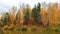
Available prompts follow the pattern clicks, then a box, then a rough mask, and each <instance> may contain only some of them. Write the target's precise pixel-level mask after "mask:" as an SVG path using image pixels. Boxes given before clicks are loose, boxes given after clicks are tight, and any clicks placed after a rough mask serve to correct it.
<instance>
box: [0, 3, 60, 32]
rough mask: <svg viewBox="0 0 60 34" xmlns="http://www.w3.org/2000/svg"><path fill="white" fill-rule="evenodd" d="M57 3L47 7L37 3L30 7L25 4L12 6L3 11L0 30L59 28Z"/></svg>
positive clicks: (59, 8)
mask: <svg viewBox="0 0 60 34" xmlns="http://www.w3.org/2000/svg"><path fill="white" fill-rule="evenodd" d="M58 5H59V4H58V3H53V4H52V5H51V6H48V7H47V9H44V8H42V7H41V4H40V3H38V4H37V5H34V7H33V8H31V7H30V6H29V5H28V4H27V5H26V6H24V5H23V7H20V8H19V9H17V8H16V7H12V8H11V10H9V12H3V13H2V16H1V19H0V30H16V29H18V28H20V29H22V31H25V30H27V29H28V30H29V31H30V29H32V30H33V31H35V30H36V29H37V31H38V30H40V31H42V30H56V31H58V30H60V7H58Z"/></svg>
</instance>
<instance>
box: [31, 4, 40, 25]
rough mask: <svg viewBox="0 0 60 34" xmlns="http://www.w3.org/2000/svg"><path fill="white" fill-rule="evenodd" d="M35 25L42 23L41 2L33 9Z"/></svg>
mask: <svg viewBox="0 0 60 34" xmlns="http://www.w3.org/2000/svg"><path fill="white" fill-rule="evenodd" d="M32 17H33V23H32V24H33V25H34V24H35V25H36V24H39V23H40V3H38V5H37V6H36V5H35V7H34V8H33V9H32Z"/></svg>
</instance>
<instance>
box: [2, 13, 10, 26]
mask: <svg viewBox="0 0 60 34" xmlns="http://www.w3.org/2000/svg"><path fill="white" fill-rule="evenodd" d="M9 21H10V19H9V13H8V12H7V13H6V14H5V18H4V20H3V21H2V22H3V25H7V24H9Z"/></svg>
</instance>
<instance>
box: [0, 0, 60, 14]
mask: <svg viewBox="0 0 60 34" xmlns="http://www.w3.org/2000/svg"><path fill="white" fill-rule="evenodd" d="M38 2H40V3H41V2H46V3H49V2H51V3H54V2H58V3H59V2H60V0H0V13H1V12H2V11H8V10H9V9H11V8H12V7H13V6H15V7H17V8H18V7H19V6H20V4H22V3H24V4H29V5H30V7H33V6H34V4H37V3H38Z"/></svg>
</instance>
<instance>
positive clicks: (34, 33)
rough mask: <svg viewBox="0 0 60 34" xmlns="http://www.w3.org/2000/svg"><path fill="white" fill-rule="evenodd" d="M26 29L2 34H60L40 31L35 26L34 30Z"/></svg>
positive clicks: (59, 32) (4, 31)
mask: <svg viewBox="0 0 60 34" xmlns="http://www.w3.org/2000/svg"><path fill="white" fill-rule="evenodd" d="M25 28H27V27H25ZM22 29H24V27H18V28H16V29H14V30H3V33H2V32H1V31H0V34H60V31H58V30H53V29H51V30H38V28H37V27H35V26H33V27H32V28H27V30H25V31H24V30H23V31H22ZM32 29H33V31H32Z"/></svg>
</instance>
